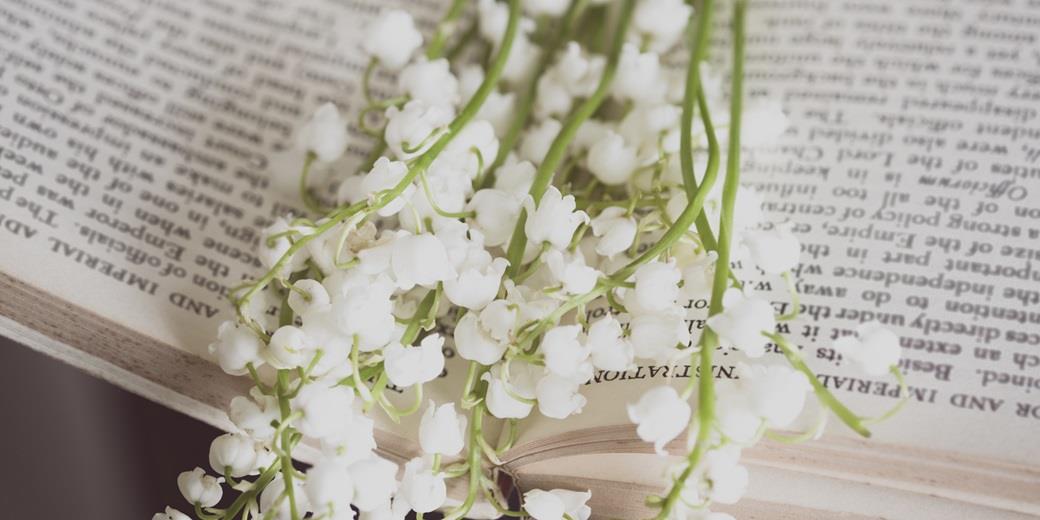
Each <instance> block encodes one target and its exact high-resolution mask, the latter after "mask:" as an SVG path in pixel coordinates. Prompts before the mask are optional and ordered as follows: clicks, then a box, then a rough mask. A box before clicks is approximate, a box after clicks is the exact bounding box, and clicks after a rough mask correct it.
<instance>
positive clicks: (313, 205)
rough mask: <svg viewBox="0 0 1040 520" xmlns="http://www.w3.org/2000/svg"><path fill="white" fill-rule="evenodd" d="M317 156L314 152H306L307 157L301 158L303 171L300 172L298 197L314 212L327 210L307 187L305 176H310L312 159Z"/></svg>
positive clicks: (315, 158)
mask: <svg viewBox="0 0 1040 520" xmlns="http://www.w3.org/2000/svg"><path fill="white" fill-rule="evenodd" d="M317 158H318V156H317V155H315V154H314V152H307V157H306V158H304V160H303V171H302V172H300V198H301V199H303V204H304V206H307V209H309V210H311V211H313V212H315V213H325V212H326V211H327V210H326V209H325V208H324V207H322V205H321V203H320V202H318V200H317V199H315V198H314V195H312V194H311V190H310V189H309V188H307V177H309V176H310V173H311V166H312V165H314V161H315V160H317Z"/></svg>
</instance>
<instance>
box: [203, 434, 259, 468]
mask: <svg viewBox="0 0 1040 520" xmlns="http://www.w3.org/2000/svg"><path fill="white" fill-rule="evenodd" d="M257 460H258V459H257V449H256V441H255V440H253V439H250V438H249V437H247V436H245V435H242V434H240V433H225V434H224V435H221V436H219V437H217V438H216V439H213V442H212V443H211V444H210V446H209V465H210V467H212V468H213V471H215V472H217V474H218V475H224V474H225V473H226V474H228V475H231V476H232V477H243V476H245V475H249V474H250V473H253V472H254V471H255V470H256V469H257Z"/></svg>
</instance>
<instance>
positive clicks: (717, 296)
mask: <svg viewBox="0 0 1040 520" xmlns="http://www.w3.org/2000/svg"><path fill="white" fill-rule="evenodd" d="M746 7H747V4H746V1H745V0H737V2H736V3H735V4H734V7H733V10H734V14H733V20H734V22H733V40H734V41H733V73H732V84H731V88H730V100H731V102H730V129H729V150H728V157H727V162H726V180H725V183H724V184H723V188H722V215H721V217H720V219H719V242H718V246H719V247H718V255H719V256H718V260H717V261H716V263H715V274H714V278H713V279H712V293H711V302H710V304H709V309H708V315H709V316H712V315H715V314H718V313H719V312H721V311H722V295H723V293H725V291H726V289H727V288H728V284H729V256H730V243H731V241H732V233H733V230H732V227H733V210H734V207H735V205H736V204H735V203H736V194H737V188H738V187H739V186H740V118H741V112H742V109H743V95H744V92H743V74H744V19H745V14H746ZM698 16H699V18H698V34H697V40H696V43H695V49H694V51H693V52H694V54H696V53H697V52H698V51H697V48H696V47H699V46H700V45H707V43H706V38H707V27H708V26H709V25H710V23H711V19H710V16H711V0H705V2H704V4H703V5H702V7H701V12H700V13H698ZM691 25H692V24H691ZM699 66H700V63H699V62H697V61H696V60H694V59H691V60H690V63H689V64H688V67H689V68H691V69H696V68H699ZM697 74H698V72H697V71H696V70H693V71H690V72H689V73H688V74H687V81H689V78H691V77H693V78H695V79H696V78H697ZM698 88H700V87H698ZM692 98H693V96H692V95H691V92H690V87H689V83H687V91H686V96H684V100H683V101H684V103H683V119H684V125H683V127H682V130H683V132H684V135H683V136H682V141H683V143H682V145H683V146H684V148H685V150H683V154H684V155H685V154H687V153H689V152H690V148H689V146H690V143H689V141H690V134H689V132H690V131H691V130H690V125H689V123H687V122H686V121H685V120H686V119H688V118H689V117H690V116H691V115H692V114H691V113H690V112H689V111H690V110H692V107H693V101H692ZM702 115H703V114H702ZM706 128H707V127H706ZM713 133H714V132H713V131H712V132H709V135H711V134H713ZM717 155H718V152H717V148H716V149H715V150H714V153H712V154H711V155H710V156H709V162H710V157H713V156H717ZM692 167H693V162H692V160H691V161H689V162H685V161H684V162H683V169H684V171H683V178H684V180H688V179H690V178H691V177H692V173H693V170H692ZM707 180H708V179H707V175H705V181H706V182H705V186H702V187H701V189H700V190H697V193H696V194H695V196H694V199H696V198H697V197H703V196H704V195H705V193H706V192H707V191H708V190H709V189H710V185H709V184H708V183H707ZM687 189H689V188H687ZM688 193H689V192H688ZM691 206H692V201H691ZM687 209H689V207H687ZM683 217H688V215H687V212H686V211H684V212H683V215H682V216H680V218H679V221H682V220H683ZM677 228H678V226H672V228H671V229H669V233H670V232H672V231H673V230H675V229H677ZM687 228H688V226H687ZM684 229H685V228H684ZM717 344H718V336H717V335H716V334H715V331H713V330H712V329H711V328H705V329H704V332H703V333H702V334H701V339H700V351H699V353H698V354H699V357H700V359H699V364H698V366H699V370H700V377H699V378H698V379H697V381H698V383H697V384H698V395H697V404H698V410H697V419H696V424H697V439H696V443H695V444H694V447H693V450H692V451H691V452H690V454H689V455H688V456H687V459H686V467H685V468H684V469H683V471H682V473H681V474H680V475H679V478H678V479H676V480H675V481H674V482H673V483H672V487H671V489H670V490H669V492H668V495H667V496H665V498H664V500H663V501H662V502H661V510H660V512H659V513H658V515H657V518H658V520H664V519H666V518H669V517H670V515H671V512H672V509H673V508H674V507H675V505H676V503H677V502H678V501H679V500H681V498H680V497H681V494H682V490H683V489H684V488H685V486H686V481H687V480H688V479H689V478H690V476H691V475H692V474H693V472H694V471H695V470H696V469H697V467H698V465H699V464H700V461H701V458H702V457H703V456H704V453H705V452H707V450H708V442H709V441H710V438H711V432H712V429H713V423H714V419H715V379H714V377H713V376H712V374H713V372H712V357H713V355H714V353H715V348H716V346H717ZM692 381H693V380H692V379H691V382H692ZM685 393H687V392H684V394H685Z"/></svg>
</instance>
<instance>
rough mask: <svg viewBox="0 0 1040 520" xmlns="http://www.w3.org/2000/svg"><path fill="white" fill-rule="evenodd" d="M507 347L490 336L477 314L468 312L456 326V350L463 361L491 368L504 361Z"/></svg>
mask: <svg viewBox="0 0 1040 520" xmlns="http://www.w3.org/2000/svg"><path fill="white" fill-rule="evenodd" d="M489 308H491V306H490V305H489V306H488V307H486V308H485V310H487V309H489ZM481 314H483V313H481ZM507 346H508V344H507V343H506V342H504V341H500V340H498V339H495V338H494V337H492V336H491V335H490V333H489V332H488V330H487V329H486V328H485V327H484V326H483V324H482V322H481V319H480V317H478V315H477V314H476V313H473V312H467V313H466V315H465V316H463V317H462V319H461V320H459V323H458V324H457V325H456V326H455V348H456V349H457V350H458V352H459V356H461V357H462V358H463V359H466V360H469V361H476V362H477V363H480V364H481V365H485V366H490V365H493V364H495V363H496V362H498V360H499V359H502V354H504V353H505V351H506V347H507Z"/></svg>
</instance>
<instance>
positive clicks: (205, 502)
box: [177, 468, 224, 507]
mask: <svg viewBox="0 0 1040 520" xmlns="http://www.w3.org/2000/svg"><path fill="white" fill-rule="evenodd" d="M221 482H224V479H223V478H216V477H213V476H211V475H207V474H206V472H205V470H203V469H202V468H195V469H193V470H191V471H185V472H183V473H181V474H180V475H178V476H177V489H180V491H181V495H183V496H184V499H185V500H187V501H188V503H189V504H198V505H199V506H200V507H213V506H215V505H217V502H220V497H222V496H223V495H224V490H223V489H222V488H221V487H220V483H221Z"/></svg>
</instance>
